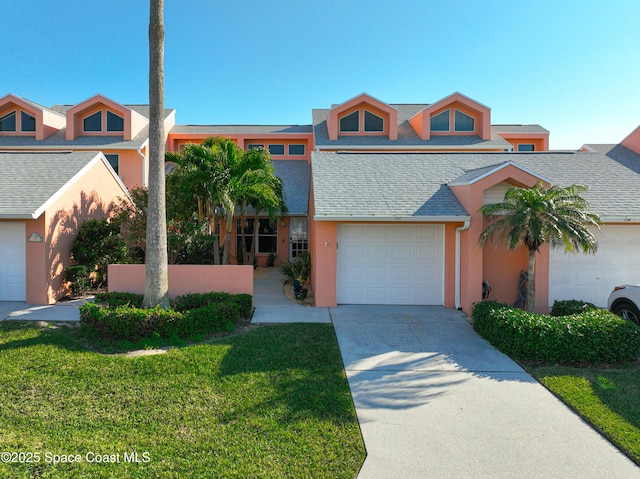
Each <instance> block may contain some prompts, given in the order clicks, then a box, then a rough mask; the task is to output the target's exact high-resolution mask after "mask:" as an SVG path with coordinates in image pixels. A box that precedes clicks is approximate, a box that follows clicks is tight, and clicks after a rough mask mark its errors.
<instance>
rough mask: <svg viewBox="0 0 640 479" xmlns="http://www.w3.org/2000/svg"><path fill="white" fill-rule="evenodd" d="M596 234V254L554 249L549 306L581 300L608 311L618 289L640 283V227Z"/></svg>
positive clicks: (604, 229)
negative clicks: (612, 296) (623, 285)
mask: <svg viewBox="0 0 640 479" xmlns="http://www.w3.org/2000/svg"><path fill="white" fill-rule="evenodd" d="M594 234H595V236H596V238H597V239H598V252H597V253H596V254H595V255H587V254H581V253H577V254H568V253H565V252H564V251H562V250H558V249H552V250H551V253H550V255H549V306H552V305H553V301H554V300H556V299H558V300H562V299H581V300H583V301H589V302H591V303H594V304H595V305H597V306H600V307H604V308H606V307H607V298H608V297H609V293H611V291H612V290H613V287H614V286H617V285H619V284H624V283H640V226H639V225H624V226H623V225H620V226H606V225H605V226H603V227H602V229H601V230H600V231H594Z"/></svg>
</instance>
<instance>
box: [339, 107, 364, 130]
mask: <svg viewBox="0 0 640 479" xmlns="http://www.w3.org/2000/svg"><path fill="white" fill-rule="evenodd" d="M340 131H342V132H348V133H351V132H356V131H360V110H356V111H354V112H353V113H350V114H348V115H347V116H343V117H342V118H340Z"/></svg>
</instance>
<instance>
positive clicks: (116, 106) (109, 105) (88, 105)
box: [66, 94, 149, 141]
mask: <svg viewBox="0 0 640 479" xmlns="http://www.w3.org/2000/svg"><path fill="white" fill-rule="evenodd" d="M98 111H102V112H103V115H106V112H107V111H110V112H112V113H115V114H116V115H119V116H121V117H122V118H123V119H124V128H123V131H121V132H120V131H119V132H107V131H106V128H104V124H105V122H104V121H103V129H102V131H101V132H91V133H90V134H88V135H87V134H83V128H82V122H83V120H84V119H85V118H87V116H89V115H93V114H95V113H96V112H98ZM66 116H67V135H66V136H67V140H69V141H73V140H75V139H76V138H78V137H79V136H103V135H106V136H122V137H123V139H124V140H125V141H128V140H131V139H133V138H135V136H136V135H137V134H138V133H140V132H141V131H142V130H143V129H144V128H145V127H146V126H147V125H148V124H149V120H148V119H147V118H145V117H144V116H142V115H141V114H140V113H138V112H137V111H135V110H133V109H131V108H128V107H126V106H124V105H122V104H120V103H117V102H115V101H113V100H110V99H109V98H107V97H105V96H103V95H100V94H96V95H94V96H92V97H91V98H89V99H87V100H85V101H83V102H82V103H78V104H77V105H75V106H73V107H71V108H69V109H68V110H67V111H66Z"/></svg>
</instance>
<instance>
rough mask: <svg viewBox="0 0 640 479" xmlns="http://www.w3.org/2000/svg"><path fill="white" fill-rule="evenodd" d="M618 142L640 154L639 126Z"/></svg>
mask: <svg viewBox="0 0 640 479" xmlns="http://www.w3.org/2000/svg"><path fill="white" fill-rule="evenodd" d="M620 144H621V145H622V146H626V147H627V148H629V149H630V150H631V151H633V152H634V153H638V154H640V126H639V127H638V128H636V129H635V130H633V132H631V134H630V135H629V136H627V137H626V138H625V139H624V140H622V143H620Z"/></svg>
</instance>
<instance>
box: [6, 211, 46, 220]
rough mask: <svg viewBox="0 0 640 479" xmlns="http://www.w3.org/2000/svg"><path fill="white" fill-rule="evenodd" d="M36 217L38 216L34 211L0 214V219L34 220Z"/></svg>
mask: <svg viewBox="0 0 640 479" xmlns="http://www.w3.org/2000/svg"><path fill="white" fill-rule="evenodd" d="M37 218H38V217H37V216H35V213H31V214H29V213H26V214H16V215H13V214H6V215H0V220H35V219H37Z"/></svg>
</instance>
